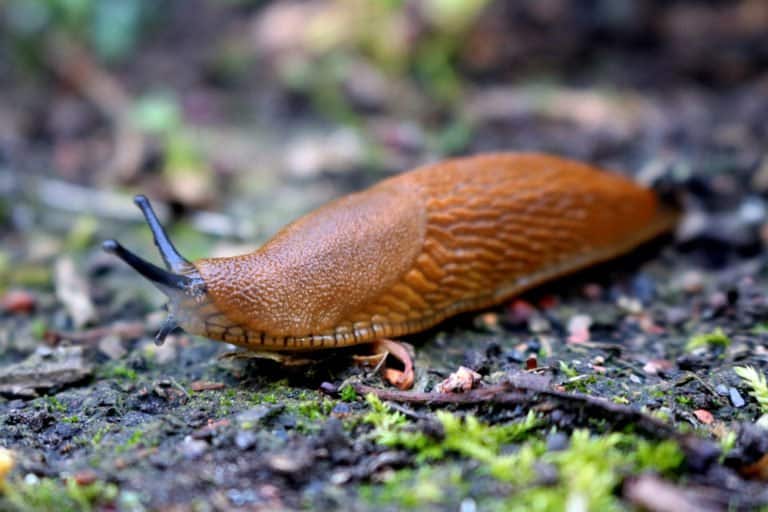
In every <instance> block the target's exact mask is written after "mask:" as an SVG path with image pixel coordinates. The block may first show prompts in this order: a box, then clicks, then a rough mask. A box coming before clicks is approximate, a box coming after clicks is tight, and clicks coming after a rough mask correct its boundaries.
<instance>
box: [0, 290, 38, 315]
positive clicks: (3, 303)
mask: <svg viewBox="0 0 768 512" xmlns="http://www.w3.org/2000/svg"><path fill="white" fill-rule="evenodd" d="M36 303H37V301H36V300H35V296H34V295H32V293H30V292H28V291H26V290H9V291H7V292H5V294H4V295H3V296H2V298H0V309H3V310H4V311H7V312H9V313H31V312H32V311H33V310H34V309H35V305H36Z"/></svg>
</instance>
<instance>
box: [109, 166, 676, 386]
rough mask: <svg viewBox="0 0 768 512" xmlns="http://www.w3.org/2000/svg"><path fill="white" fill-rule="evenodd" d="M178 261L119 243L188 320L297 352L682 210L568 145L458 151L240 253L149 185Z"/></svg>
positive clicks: (425, 309) (506, 280)
mask: <svg viewBox="0 0 768 512" xmlns="http://www.w3.org/2000/svg"><path fill="white" fill-rule="evenodd" d="M135 202H136V204H137V205H138V206H139V208H140V209H141V210H142V212H143V214H144V217H145V218H146V221H147V223H148V224H149V227H150V229H151V230H152V233H153V235H154V239H155V244H156V245H157V247H158V249H159V251H160V254H161V255H162V258H163V260H164V262H165V266H166V268H167V270H164V269H162V268H160V267H157V266H155V265H153V264H152V263H149V262H147V261H145V260H143V259H141V258H140V257H138V256H136V255H135V254H133V253H132V252H130V251H128V250H127V249H125V248H124V247H122V246H121V245H120V244H119V243H118V242H117V241H115V240H107V241H105V242H104V245H103V247H104V249H105V250H106V251H108V252H111V253H114V254H116V255H117V256H118V257H120V258H121V259H122V260H123V261H125V262H126V263H127V264H128V265H130V266H131V267H133V268H134V269H135V270H137V271H138V272H139V273H140V274H142V275H143V276H144V277H146V278H147V279H149V280H150V281H152V282H153V283H154V284H155V285H156V286H157V287H158V288H159V289H160V290H161V291H163V292H164V293H165V294H166V295H167V296H168V298H169V307H168V310H169V317H168V319H167V320H166V322H165V324H164V325H163V327H162V328H161V330H160V332H159V333H158V334H157V338H156V339H157V340H158V342H161V341H162V339H163V338H164V337H165V336H166V335H167V334H168V333H169V332H170V331H171V330H173V329H175V328H176V327H181V328H183V329H184V330H186V331H187V332H189V333H191V334H198V335H202V336H205V337H208V338H211V339H214V340H220V341H224V342H227V343H232V344H235V345H240V346H242V347H245V348H248V349H250V350H254V351H261V352H276V353H294V352H300V351H311V350H318V349H325V348H338V347H345V346H350V345H356V344H363V343H376V344H377V345H376V346H377V348H378V349H379V351H380V352H384V353H387V352H388V353H390V354H392V355H393V356H394V357H395V358H397V359H400V360H401V362H402V363H403V366H404V369H403V370H396V369H394V368H387V369H386V370H385V372H386V373H385V377H387V378H388V380H390V382H392V383H393V384H395V385H397V386H399V387H401V388H404V389H405V388H408V387H410V386H411V385H412V383H413V366H412V363H411V359H410V355H409V354H408V352H407V351H406V350H405V349H404V348H403V347H402V346H401V345H398V344H396V343H395V342H393V341H391V340H390V338H396V337H399V336H403V335H405V334H409V333H414V332H417V331H421V330H424V329H427V328H429V327H432V326H434V325H436V324H437V323H439V322H441V321H442V320H444V319H445V318H447V317H450V316H452V315H455V314H457V313H461V312H465V311H469V310H475V309H480V308H485V307H488V306H491V305H493V304H497V303H500V302H502V301H505V300H507V299H509V298H510V297H512V296H513V295H516V294H519V293H520V292H522V291H524V290H527V289H529V288H531V287H534V286H536V285H538V284H540V283H542V282H544V281H548V280H551V279H553V278H555V277H558V276H562V275H564V274H568V273H571V272H573V271H576V270H578V269H581V268H584V267H586V266H589V265H592V264H595V263H598V262H601V261H604V260H607V259H610V258H613V257H615V256H617V255H620V254H622V253H625V252H628V251H630V250H631V249H633V248H634V247H636V246H638V245H639V244H641V243H643V242H645V241H648V240H650V239H652V238H654V237H656V236H657V235H660V234H661V233H663V232H665V231H667V230H669V229H671V228H672V227H673V226H674V223H675V220H676V214H675V212H674V211H673V210H671V209H668V208H666V207H664V206H663V205H661V203H660V202H659V200H658V198H657V197H656V195H655V193H654V192H653V191H651V190H649V189H646V188H644V187H641V186H639V185H637V184H635V183H634V182H632V181H631V180H629V179H628V178H625V177H623V176H620V175H617V174H612V173H609V172H606V171H603V170H600V169H597V168H595V167H592V166H589V165H586V164H583V163H580V162H576V161H572V160H567V159H563V158H559V157H554V156H549V155H543V154H528V153H499V154H485V155H478V156H473V157H465V158H456V159H450V160H446V161H443V162H440V163H436V164H432V165H426V166H424V167H420V168H417V169H415V170H413V171H410V172H406V173H403V174H400V175H398V176H395V177H392V178H389V179H386V180H384V181H382V182H380V183H378V184H376V185H374V186H372V187H371V188H369V189H367V190H365V191H363V192H358V193H354V194H350V195H348V196H345V197H342V198H340V199H337V200H335V201H333V202H331V203H329V204H327V205H325V206H323V207H321V208H319V209H318V210H316V211H314V212H312V213H310V214H308V215H305V216H304V217H301V218H300V219H298V220H296V221H295V222H293V223H292V224H290V225H288V226H287V227H285V228H283V229H282V230H281V231H280V232H279V233H277V234H276V235H275V236H274V237H273V238H272V239H271V240H269V241H268V242H267V243H266V244H264V245H263V246H262V247H261V248H260V249H258V250H256V251H254V252H252V253H249V254H244V255H241V256H235V257H229V258H207V259H201V260H198V261H195V262H189V261H187V260H186V259H185V258H184V257H182V256H181V255H180V254H179V252H178V251H177V250H176V248H175V247H174V246H173V244H172V243H171V241H170V239H169V238H168V236H167V234H166V232H165V230H164V229H163V227H162V226H161V224H160V222H159V221H158V219H157V217H156V216H155V213H154V212H153V210H152V207H151V205H150V203H149V201H148V200H147V198H146V197H144V196H137V197H136V198H135Z"/></svg>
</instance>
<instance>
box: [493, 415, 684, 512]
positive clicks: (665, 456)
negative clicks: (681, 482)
mask: <svg viewBox="0 0 768 512" xmlns="http://www.w3.org/2000/svg"><path fill="white" fill-rule="evenodd" d="M503 460H504V461H505V463H506V466H507V467H508V469H509V472H508V473H500V472H497V473H496V474H495V475H494V476H497V477H499V478H500V479H502V480H506V481H511V482H513V483H516V484H529V483H531V478H532V476H533V475H535V471H534V464H547V465H551V466H552V467H554V468H555V469H556V470H557V473H558V477H559V478H558V483H557V484H556V485H554V486H551V487H542V486H532V487H523V489H522V490H521V492H519V493H516V494H515V495H514V496H513V497H512V498H510V499H509V500H506V501H505V502H504V503H503V506H502V507H499V508H504V509H505V510H526V511H528V510H532V511H537V510H541V511H547V510H566V509H568V508H570V507H569V506H568V505H569V504H571V505H573V504H575V503H580V504H582V505H583V506H582V507H580V508H583V509H585V510H608V511H610V510H623V509H624V507H623V506H622V505H621V503H620V502H619V500H618V499H617V498H616V496H615V490H616V487H617V486H618V485H619V483H620V482H621V481H622V479H623V478H624V476H626V475H627V474H630V473H634V472H639V471H645V470H655V471H659V472H661V473H668V474H669V473H672V472H673V471H674V470H676V469H677V468H679V466H680V464H681V463H682V461H683V455H682V453H681V452H680V449H679V447H678V446H677V445H676V444H675V443H674V442H671V441H664V442H661V443H655V444H654V443H651V442H649V441H646V440H643V439H639V438H638V437H637V436H633V435H626V434H619V433H612V434H608V435H602V436H590V434H589V432H588V431H586V430H577V431H574V433H573V434H572V435H571V443H570V446H569V447H568V449H567V450H562V451H554V452H552V451H550V452H545V451H544V447H543V445H542V443H541V442H529V443H527V444H526V445H524V446H523V447H521V448H520V450H518V452H517V453H515V454H514V455H511V456H507V457H506V458H505V459H503Z"/></svg>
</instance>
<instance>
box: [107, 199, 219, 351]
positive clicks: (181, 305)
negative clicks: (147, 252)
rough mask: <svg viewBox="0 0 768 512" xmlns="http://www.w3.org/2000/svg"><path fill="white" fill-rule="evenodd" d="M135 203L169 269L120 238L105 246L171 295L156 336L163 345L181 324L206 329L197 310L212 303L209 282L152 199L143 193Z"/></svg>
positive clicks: (162, 290) (187, 328)
mask: <svg viewBox="0 0 768 512" xmlns="http://www.w3.org/2000/svg"><path fill="white" fill-rule="evenodd" d="M134 202H135V203H136V205H137V206H138V207H139V208H140V209H141V211H142V213H143V214H144V218H145V219H146V220H147V224H149V227H150V229H151V230H152V234H153V235H154V239H155V245H156V246H157V248H158V250H159V251H160V254H161V256H162V257H163V260H164V261H165V265H166V267H168V270H165V269H163V268H160V267H158V266H157V265H154V264H152V263H150V262H149V261H147V260H145V259H144V258H142V257H140V256H138V255H136V254H134V253H133V252H131V251H129V250H128V249H126V248H125V247H123V246H122V245H121V244H120V242H118V241H117V240H106V241H104V243H103V244H102V248H103V249H104V250H105V251H106V252H108V253H111V254H114V255H115V256H117V257H118V258H120V259H121V260H123V261H124V262H125V263H127V264H128V265H130V266H131V267H132V268H133V269H134V270H136V271H137V272H138V273H139V274H141V275H142V276H144V277H146V278H147V279H148V280H149V281H150V282H151V283H152V284H154V285H155V286H156V287H157V288H158V289H159V290H160V291H161V292H163V293H164V294H165V295H166V296H168V300H169V302H168V317H167V318H166V319H165V321H164V322H163V325H162V326H161V327H160V330H159V331H158V333H157V335H156V336H155V343H156V344H158V345H161V344H162V343H163V340H164V339H165V337H166V336H167V335H168V334H170V333H171V332H172V331H173V330H174V329H176V328H177V327H183V328H184V329H186V330H187V331H189V332H193V333H199V332H204V331H202V330H201V329H202V328H201V327H200V326H201V324H204V323H205V320H204V318H203V317H201V315H198V314H197V312H198V309H200V308H203V309H204V306H205V305H206V304H207V303H208V301H207V293H206V285H205V281H203V279H202V278H201V277H200V274H199V272H198V271H197V269H196V268H195V266H194V265H192V264H191V263H190V262H189V261H187V260H186V259H185V258H184V257H183V256H181V254H179V252H178V251H177V250H176V248H175V247H174V246H173V244H172V243H171V240H170V238H168V234H167V233H166V232H165V229H164V228H163V226H162V225H161V224H160V221H159V220H158V218H157V215H155V212H154V210H153V209H152V206H151V205H150V203H149V200H148V199H147V198H146V197H145V196H142V195H140V196H136V197H135V199H134Z"/></svg>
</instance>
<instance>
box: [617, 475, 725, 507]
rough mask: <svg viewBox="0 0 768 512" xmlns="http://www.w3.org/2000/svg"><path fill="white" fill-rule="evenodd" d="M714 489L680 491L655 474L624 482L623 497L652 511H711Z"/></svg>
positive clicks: (714, 503) (716, 497)
mask: <svg viewBox="0 0 768 512" xmlns="http://www.w3.org/2000/svg"><path fill="white" fill-rule="evenodd" d="M713 494H718V493H717V491H715V490H714V489H701V488H695V487H689V488H682V487H678V486H676V485H673V484H671V483H669V482H667V481H665V480H662V479H661V478H659V477H657V476H655V475H641V476H639V477H637V478H631V479H629V480H627V481H626V482H625V483H624V498H625V499H627V500H628V501H629V502H630V503H632V504H633V505H635V506H637V507H640V508H641V509H643V510H649V511H651V512H714V511H718V510H721V507H720V506H719V505H718V504H716V502H719V501H720V500H719V499H718V498H719V497H720V496H714V495H713Z"/></svg>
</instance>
